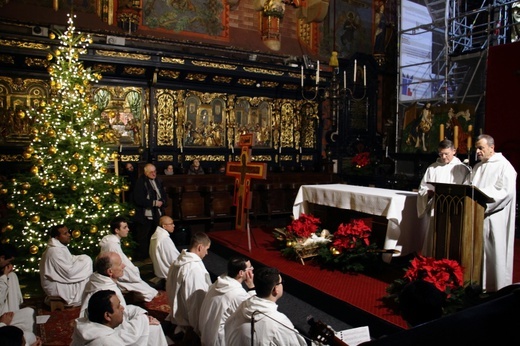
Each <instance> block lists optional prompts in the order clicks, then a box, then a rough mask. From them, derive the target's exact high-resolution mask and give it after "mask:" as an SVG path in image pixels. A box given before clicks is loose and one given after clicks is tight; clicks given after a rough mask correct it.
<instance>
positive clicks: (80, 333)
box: [71, 290, 145, 346]
mask: <svg viewBox="0 0 520 346" xmlns="http://www.w3.org/2000/svg"><path fill="white" fill-rule="evenodd" d="M85 315H88V317H80V318H77V319H76V322H75V325H74V332H73V334H72V343H71V346H83V345H89V346H115V345H131V344H134V343H128V342H127V340H125V332H124V331H123V330H122V329H121V325H122V324H123V323H124V319H125V307H124V306H123V305H122V304H121V302H120V300H119V298H118V297H117V295H116V294H115V292H114V291H110V290H104V291H99V292H97V293H96V294H95V295H93V296H92V300H91V301H90V302H89V303H88V313H87V314H85ZM80 316H81V315H80ZM136 331H137V330H136ZM139 332H145V330H139Z"/></svg>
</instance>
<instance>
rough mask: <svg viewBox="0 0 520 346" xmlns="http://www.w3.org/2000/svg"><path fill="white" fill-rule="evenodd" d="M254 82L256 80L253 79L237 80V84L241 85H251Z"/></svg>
mask: <svg viewBox="0 0 520 346" xmlns="http://www.w3.org/2000/svg"><path fill="white" fill-rule="evenodd" d="M255 83H256V80H254V79H246V78H240V79H239V80H238V84H242V85H248V86H251V85H254V84H255Z"/></svg>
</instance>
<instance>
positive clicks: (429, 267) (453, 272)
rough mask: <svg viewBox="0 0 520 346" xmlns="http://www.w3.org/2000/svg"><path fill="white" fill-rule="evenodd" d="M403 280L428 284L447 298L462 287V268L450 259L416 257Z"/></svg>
mask: <svg viewBox="0 0 520 346" xmlns="http://www.w3.org/2000/svg"><path fill="white" fill-rule="evenodd" d="M404 278H405V279H407V280H408V281H410V282H411V281H415V280H418V279H422V280H424V281H427V282H430V283H432V284H434V285H435V287H437V289H438V290H439V291H441V292H445V293H446V295H447V297H448V298H449V297H450V295H451V293H452V292H453V291H454V290H456V289H458V288H462V287H463V286H464V278H463V272H462V267H461V266H460V264H459V262H457V261H454V260H450V259H439V260H437V259H435V258H433V257H424V256H417V257H415V258H414V259H413V260H412V261H411V262H410V268H409V269H408V270H407V271H406V273H405V274H404Z"/></svg>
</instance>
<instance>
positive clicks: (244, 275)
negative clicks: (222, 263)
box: [199, 257, 256, 346]
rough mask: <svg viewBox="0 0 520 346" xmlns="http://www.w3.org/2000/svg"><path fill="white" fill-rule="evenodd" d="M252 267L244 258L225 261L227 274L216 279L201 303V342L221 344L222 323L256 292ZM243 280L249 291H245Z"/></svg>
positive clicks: (214, 344) (215, 345)
mask: <svg viewBox="0 0 520 346" xmlns="http://www.w3.org/2000/svg"><path fill="white" fill-rule="evenodd" d="M253 277H254V275H253V267H252V266H251V262H250V261H249V260H247V259H245V258H243V257H232V258H231V259H230V260H229V261H228V265H227V273H226V274H222V275H221V276H219V277H218V278H217V281H215V282H214V283H213V284H212V285H211V286H210V287H209V290H208V293H207V294H206V297H205V298H204V300H203V302H202V306H201V308H200V314H199V328H200V334H201V336H200V340H201V343H202V345H208V346H209V345H213V346H224V345H226V340H225V336H224V324H225V323H226V320H227V319H228V317H229V315H231V314H232V313H233V312H235V310H236V309H237V308H238V306H239V305H240V304H241V303H242V302H243V301H244V300H246V299H248V298H250V297H251V296H253V295H255V294H256V292H255V288H254V283H253ZM243 283H245V284H246V285H247V287H248V290H247V292H246V290H244V287H243V286H242V284H243Z"/></svg>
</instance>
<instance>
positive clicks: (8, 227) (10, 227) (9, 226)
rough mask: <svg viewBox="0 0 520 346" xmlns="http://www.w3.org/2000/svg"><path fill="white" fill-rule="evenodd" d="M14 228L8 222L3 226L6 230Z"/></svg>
mask: <svg viewBox="0 0 520 346" xmlns="http://www.w3.org/2000/svg"><path fill="white" fill-rule="evenodd" d="M13 229H14V226H13V225H11V224H10V223H8V224H7V225H6V226H5V230H6V231H12V230H13Z"/></svg>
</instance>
